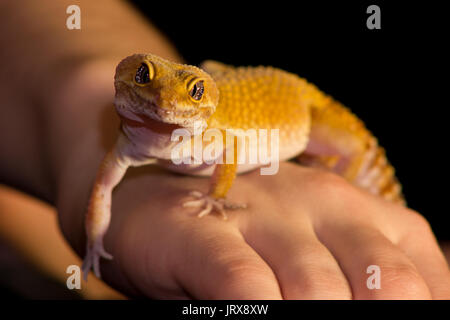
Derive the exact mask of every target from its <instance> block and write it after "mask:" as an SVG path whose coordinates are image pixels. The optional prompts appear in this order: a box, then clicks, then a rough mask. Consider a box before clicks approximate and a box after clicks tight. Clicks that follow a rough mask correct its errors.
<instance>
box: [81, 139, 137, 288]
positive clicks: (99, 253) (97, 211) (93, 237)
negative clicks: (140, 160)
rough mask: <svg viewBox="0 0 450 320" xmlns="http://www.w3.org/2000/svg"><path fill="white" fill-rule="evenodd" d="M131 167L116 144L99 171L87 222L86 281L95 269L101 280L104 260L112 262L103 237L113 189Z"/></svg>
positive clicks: (107, 224) (108, 216)
mask: <svg viewBox="0 0 450 320" xmlns="http://www.w3.org/2000/svg"><path fill="white" fill-rule="evenodd" d="M128 166H129V164H128V162H127V161H125V160H124V159H123V157H121V155H120V152H119V150H118V147H117V145H116V146H114V147H113V149H112V150H111V151H109V152H108V153H107V154H106V156H105V158H104V159H103V161H102V163H101V165H100V167H99V169H98V172H97V176H96V179H95V182H94V187H93V189H92V192H91V196H90V199H89V206H88V210H87V213H86V220H85V228H86V234H87V248H86V256H85V258H84V261H83V266H82V270H83V278H84V280H86V279H87V276H88V273H89V271H90V270H91V268H93V269H94V273H95V275H96V276H97V277H98V278H100V277H101V275H100V257H103V258H105V259H108V260H111V259H112V255H111V254H109V253H107V252H106V251H105V249H104V247H103V237H104V235H105V233H106V231H107V230H108V227H109V223H110V219H111V193H112V190H113V189H114V187H115V186H116V185H117V184H118V183H119V182H120V181H121V180H122V178H123V176H124V175H125V172H126V170H127V168H128Z"/></svg>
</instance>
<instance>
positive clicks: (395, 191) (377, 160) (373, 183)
mask: <svg viewBox="0 0 450 320" xmlns="http://www.w3.org/2000/svg"><path fill="white" fill-rule="evenodd" d="M374 140H375V139H374ZM352 182H353V183H354V184H355V185H357V186H359V187H361V188H363V189H366V190H368V191H369V192H370V193H372V194H375V195H379V196H381V197H383V198H384V199H386V200H389V201H392V202H395V203H399V204H402V205H405V206H406V200H405V197H404V196H403V192H402V186H401V184H400V182H399V181H398V179H397V177H396V176H395V169H394V167H393V166H392V165H391V164H390V163H389V161H388V159H387V157H386V152H385V150H384V148H382V147H380V146H378V145H377V144H376V142H375V151H374V152H372V154H370V155H369V156H368V157H367V158H366V161H364V162H363V165H362V166H361V168H360V170H359V173H358V174H357V176H356V177H355V178H354V180H353V181H352Z"/></svg>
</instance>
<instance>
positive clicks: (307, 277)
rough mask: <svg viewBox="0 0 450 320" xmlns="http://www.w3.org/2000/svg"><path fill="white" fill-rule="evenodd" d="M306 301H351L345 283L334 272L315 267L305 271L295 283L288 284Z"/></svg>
mask: <svg viewBox="0 0 450 320" xmlns="http://www.w3.org/2000/svg"><path fill="white" fill-rule="evenodd" d="M290 285H292V286H294V287H295V289H296V291H300V292H301V295H302V296H303V297H304V298H307V299H351V297H352V294H351V290H350V288H349V285H348V283H347V281H346V280H345V279H344V278H343V277H342V276H340V275H339V274H337V273H336V272H335V271H332V270H329V269H326V268H322V267H317V266H316V267H315V268H310V269H309V270H308V269H305V270H304V272H302V274H301V275H300V276H298V277H297V280H296V281H292V282H290Z"/></svg>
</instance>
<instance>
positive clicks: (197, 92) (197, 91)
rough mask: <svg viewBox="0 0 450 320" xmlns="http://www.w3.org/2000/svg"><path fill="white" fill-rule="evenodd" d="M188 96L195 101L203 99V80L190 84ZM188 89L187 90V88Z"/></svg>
mask: <svg viewBox="0 0 450 320" xmlns="http://www.w3.org/2000/svg"><path fill="white" fill-rule="evenodd" d="M189 87H190V90H189V95H190V96H191V98H192V99H194V100H195V101H200V100H201V99H202V97H203V92H204V91H205V87H204V85H203V80H200V81H197V82H194V81H193V82H192V83H191V84H190V85H189ZM189 87H188V88H189Z"/></svg>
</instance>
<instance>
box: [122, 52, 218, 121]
mask: <svg viewBox="0 0 450 320" xmlns="http://www.w3.org/2000/svg"><path fill="white" fill-rule="evenodd" d="M114 85H115V89H116V97H115V105H116V110H117V112H118V113H119V115H120V116H121V117H123V118H126V119H131V120H134V121H144V120H143V119H145V118H150V119H152V120H156V121H159V122H163V123H166V124H174V125H178V126H181V127H187V128H191V127H193V126H194V123H196V124H198V122H199V121H200V123H201V125H202V127H205V126H206V121H207V120H208V118H209V117H210V116H211V115H212V114H213V113H214V111H215V108H216V106H217V104H218V101H219V90H218V89H217V86H216V84H215V82H214V80H213V79H212V78H211V76H210V75H208V74H207V73H206V72H204V71H203V70H201V69H199V68H197V67H194V66H189V65H183V64H178V63H174V62H170V61H167V60H165V59H163V58H160V57H158V56H156V55H153V54H135V55H132V56H129V57H127V58H125V59H124V60H122V61H121V62H120V63H119V65H118V66H117V68H116V75H115V78H114Z"/></svg>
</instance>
